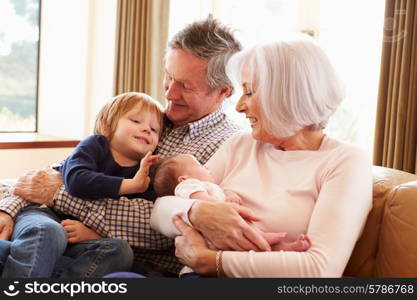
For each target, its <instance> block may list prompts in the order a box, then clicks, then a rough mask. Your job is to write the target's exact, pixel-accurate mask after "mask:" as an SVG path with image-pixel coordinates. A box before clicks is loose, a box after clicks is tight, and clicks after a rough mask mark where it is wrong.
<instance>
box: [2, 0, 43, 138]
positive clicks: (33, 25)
mask: <svg viewBox="0 0 417 300" xmlns="http://www.w3.org/2000/svg"><path fill="white" fill-rule="evenodd" d="M39 7H40V0H1V1H0V78H1V79H0V132H19V131H20V132H22V131H23V132H33V131H36V103H37V87H38V49H39V47H38V44H39Z"/></svg>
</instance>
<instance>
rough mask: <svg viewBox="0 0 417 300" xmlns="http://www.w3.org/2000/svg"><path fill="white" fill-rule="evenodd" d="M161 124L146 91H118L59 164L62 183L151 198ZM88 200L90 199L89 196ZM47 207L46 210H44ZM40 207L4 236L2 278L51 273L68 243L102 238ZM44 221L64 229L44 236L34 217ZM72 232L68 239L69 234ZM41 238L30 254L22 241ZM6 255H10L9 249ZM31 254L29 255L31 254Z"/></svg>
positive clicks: (101, 193) (93, 194)
mask: <svg viewBox="0 0 417 300" xmlns="http://www.w3.org/2000/svg"><path fill="white" fill-rule="evenodd" d="M162 124H163V109H162V106H161V105H160V104H159V103H158V102H157V101H156V100H154V99H152V98H151V97H150V96H148V95H146V94H142V93H133V92H132V93H125V94H121V95H118V96H116V97H114V98H113V99H112V101H110V102H109V103H107V104H106V105H105V106H104V107H103V108H102V109H101V111H100V113H99V115H98V117H97V119H96V124H95V130H94V131H95V135H93V136H90V137H88V138H86V139H85V140H83V141H82V142H81V143H80V144H79V145H78V146H77V148H76V149H75V150H74V152H73V153H72V154H71V155H70V156H69V157H68V158H67V159H66V160H65V161H64V163H63V165H62V166H61V167H59V171H60V172H61V174H62V177H63V182H64V184H65V187H66V189H67V190H68V191H69V193H70V194H72V195H74V196H76V197H80V198H86V199H99V198H106V197H112V198H119V196H122V195H123V196H127V197H142V198H147V199H150V200H153V199H154V198H155V194H154V193H153V191H152V189H151V188H149V183H150V178H149V176H148V172H149V167H150V166H151V165H152V164H153V163H155V162H156V161H157V159H158V157H157V156H155V155H152V152H153V151H154V150H155V148H156V146H157V144H158V141H159V137H160V134H161V132H162ZM87 201H88V200H87ZM46 210H48V211H46ZM46 210H42V209H41V208H39V207H35V208H34V209H33V207H32V209H29V210H26V211H23V212H22V213H21V214H20V215H19V216H18V217H17V218H16V226H15V228H16V229H19V230H18V232H16V230H15V232H14V233H13V241H12V242H10V241H0V250H1V251H0V255H3V257H0V268H1V265H2V262H3V264H4V270H3V274H2V275H3V277H50V276H51V274H52V271H53V268H54V266H55V263H56V260H57V259H58V258H59V257H60V256H61V255H62V254H63V252H64V251H65V248H66V243H67V240H68V242H77V241H79V235H80V231H82V233H83V235H84V238H86V237H87V238H88V239H94V238H99V237H100V236H98V235H97V234H95V233H94V232H93V231H91V230H89V229H88V228H86V227H85V226H83V225H82V223H81V222H79V221H76V220H64V221H62V223H61V224H62V226H63V227H61V225H59V223H57V222H59V221H60V218H59V217H58V216H56V215H55V214H54V213H53V212H52V211H50V210H49V209H47V208H46ZM34 219H37V220H39V219H41V220H44V222H45V224H46V223H47V224H48V227H49V226H51V224H52V227H54V225H53V224H54V223H57V226H55V227H54V229H53V230H55V231H59V230H61V231H62V234H58V235H59V236H62V239H60V241H59V242H58V241H56V243H55V241H49V242H46V241H47V239H41V238H40V236H41V235H44V236H46V237H47V233H46V234H45V232H39V229H37V230H34V231H31V223H30V221H31V220H34ZM67 235H68V238H67ZM36 239H37V240H38V241H40V242H39V243H40V245H38V246H37V247H36V249H34V250H33V251H36V253H33V251H32V252H30V253H28V255H25V251H26V252H29V251H30V250H29V249H22V247H21V245H22V244H25V242H26V244H32V243H31V241H33V240H36ZM9 251H10V255H8V256H7V257H6V255H7V254H8V253H9ZM29 254H30V255H29Z"/></svg>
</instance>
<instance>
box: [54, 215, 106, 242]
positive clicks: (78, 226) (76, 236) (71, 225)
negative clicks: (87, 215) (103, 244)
mask: <svg viewBox="0 0 417 300" xmlns="http://www.w3.org/2000/svg"><path fill="white" fill-rule="evenodd" d="M61 225H62V227H64V229H65V231H66V232H67V234H68V243H70V244H73V243H79V242H83V241H88V240H95V239H101V238H102V237H101V236H100V235H98V234H97V233H96V232H95V231H93V230H92V229H90V228H88V227H87V226H85V225H84V224H83V223H81V222H80V221H77V220H69V219H66V220H63V221H62V222H61Z"/></svg>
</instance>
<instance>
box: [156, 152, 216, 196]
mask: <svg viewBox="0 0 417 300" xmlns="http://www.w3.org/2000/svg"><path fill="white" fill-rule="evenodd" d="M189 178H194V179H198V180H201V181H209V182H213V177H212V175H211V174H210V172H209V170H208V169H207V168H206V167H204V166H203V165H202V164H200V162H199V161H198V160H197V159H196V158H195V157H194V156H192V155H190V154H178V155H174V156H170V157H167V158H164V159H162V160H161V161H160V162H159V163H158V164H157V165H156V166H155V176H154V182H153V187H154V190H155V192H156V194H157V195H158V196H159V197H162V196H167V195H174V191H175V187H176V186H177V184H178V183H180V182H182V181H184V180H186V179H189Z"/></svg>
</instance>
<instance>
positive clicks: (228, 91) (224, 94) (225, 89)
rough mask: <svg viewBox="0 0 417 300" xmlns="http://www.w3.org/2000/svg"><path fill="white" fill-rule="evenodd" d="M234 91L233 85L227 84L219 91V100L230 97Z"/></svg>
mask: <svg viewBox="0 0 417 300" xmlns="http://www.w3.org/2000/svg"><path fill="white" fill-rule="evenodd" d="M232 93H233V87H232V86H231V85H227V86H225V87H222V88H221V89H220V92H219V98H218V99H219V101H223V100H224V99H226V98H227V97H229V96H230V95H231V94H232Z"/></svg>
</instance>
